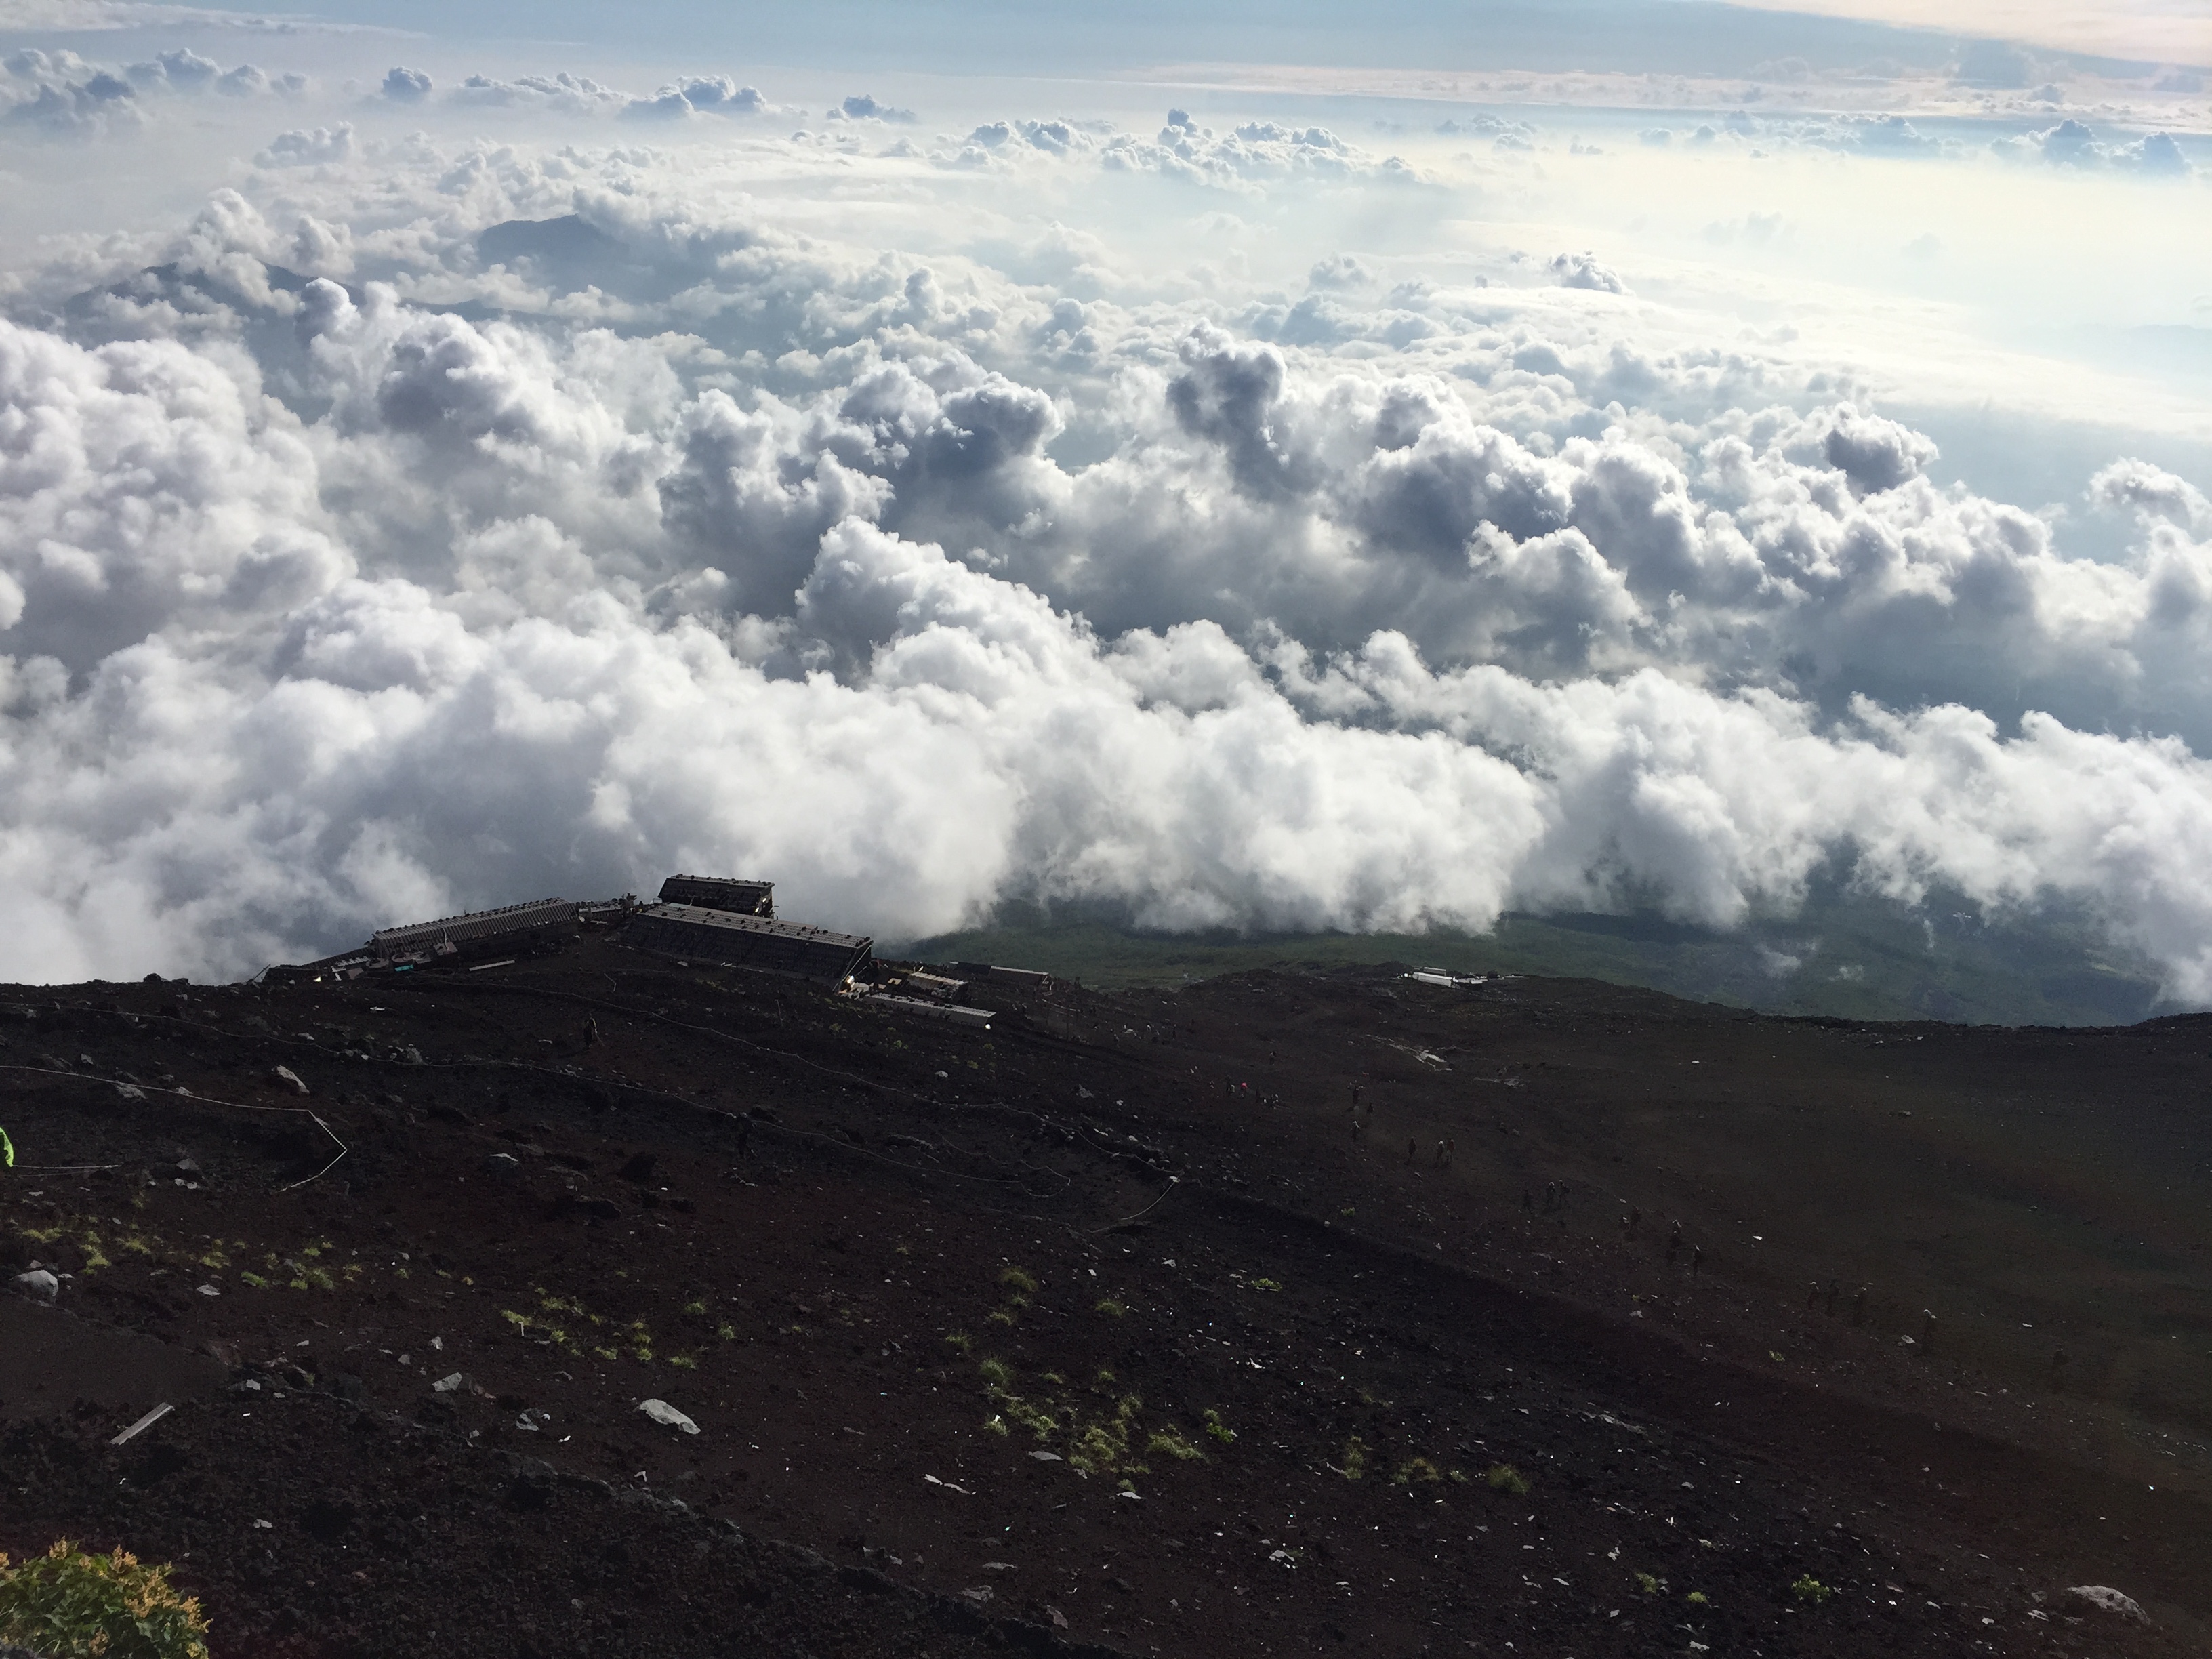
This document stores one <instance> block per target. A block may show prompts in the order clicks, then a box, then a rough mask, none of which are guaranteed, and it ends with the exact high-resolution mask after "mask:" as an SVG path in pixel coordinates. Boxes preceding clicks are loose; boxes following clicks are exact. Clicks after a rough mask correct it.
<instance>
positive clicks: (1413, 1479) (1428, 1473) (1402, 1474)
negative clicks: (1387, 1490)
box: [1390, 1457, 1443, 1486]
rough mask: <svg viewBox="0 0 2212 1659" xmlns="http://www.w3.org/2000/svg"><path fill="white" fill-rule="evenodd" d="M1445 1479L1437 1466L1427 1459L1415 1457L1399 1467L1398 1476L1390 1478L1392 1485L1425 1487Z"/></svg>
mask: <svg viewBox="0 0 2212 1659" xmlns="http://www.w3.org/2000/svg"><path fill="white" fill-rule="evenodd" d="M1437 1480H1443V1475H1442V1474H1438V1473H1437V1466H1436V1465H1435V1464H1433V1463H1431V1462H1429V1460H1428V1459H1427V1458H1425V1457H1413V1458H1408V1459H1407V1461H1406V1462H1403V1463H1401V1464H1400V1465H1399V1466H1398V1472H1397V1474H1394V1475H1392V1476H1391V1477H1390V1484H1391V1485H1393V1486H1425V1485H1427V1484H1428V1483H1429V1482H1431V1481H1437Z"/></svg>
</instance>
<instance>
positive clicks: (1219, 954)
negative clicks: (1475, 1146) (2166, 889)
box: [902, 893, 2159, 1025]
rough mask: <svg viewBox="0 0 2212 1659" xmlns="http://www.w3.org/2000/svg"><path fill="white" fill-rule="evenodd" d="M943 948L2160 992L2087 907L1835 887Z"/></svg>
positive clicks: (1050, 915) (1933, 1014) (1714, 982)
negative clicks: (1388, 927)
mask: <svg viewBox="0 0 2212 1659" xmlns="http://www.w3.org/2000/svg"><path fill="white" fill-rule="evenodd" d="M902 949H903V951H905V952H906V953H908V954H911V955H912V956H913V957H916V958H919V959H921V960H927V961H933V962H953V961H968V962H995V963H1002V964H1004V965H1006V966H1007V967H1013V968H1034V969H1043V970H1045V971H1047V972H1049V973H1054V974H1058V975H1063V976H1065V977H1068V978H1073V979H1079V980H1081V981H1083V982H1084V983H1085V984H1086V985H1091V986H1097V987H1102V988H1112V987H1119V986H1125V985H1173V984H1179V983H1181V982H1182V981H1185V980H1194V979H1205V978H1209V977H1211V976H1212V975H1217V974H1226V973H1236V972H1239V971H1242V970H1243V969H1251V968H1262V967H1274V966H1282V965H1287V964H1291V963H1304V964H1312V965H1321V966H1330V965H1340V964H1352V963H1404V964H1407V965H1408V966H1416V967H1419V966H1430V967H1437V968H1443V969H1450V970H1452V971H1454V972H1459V973H1514V974H1543V975H1557V976H1562V977H1571V978H1583V979H1596V980H1604V981H1609V982H1611V983H1613V984H1618V985H1637V986H1644V987H1649V988H1650V989H1652V990H1656V991H1664V992H1667V993H1668V994H1671V995H1674V996H1680V997H1688V998H1692V999H1694V1000H1699V1001H1705V1002H1723V1003H1729V1004H1731V1005H1734V1006H1740V1007H1747V1008H1757V1009H1760V1010H1762V1011H1764V1012H1770V1013H1786V1014H1831V1015H1837V1016H1840V1017H1843V1018H1851V1019H1943V1020H1954V1021H1965V1022H1968V1023H1973V1024H1998V1025H2106V1024H2127V1023H2130V1022H2132V1021H2135V1020H2138V1019H2142V1018H2145V1017H2146V1016H2147V1015H2148V1014H2149V1013H2151V1012H2153V1010H2154V1006H2155V1005H2156V1004H2157V1001H2158V994H2159V987H2158V984H2157V981H2156V980H2155V978H2154V976H2153V975H2152V973H2151V971H2150V969H2149V968H2148V964H2146V963H2142V962H2139V961H2135V960H2132V959H2129V958H2126V957H2121V956H2118V955H2116V954H2115V953H2114V952H2112V950H2111V949H2110V946H2109V945H2108V944H2107V943H2106V941H2104V940H2103V939H2101V937H2100V934H2099V933H2098V932H2097V930H2096V929H2095V927H2093V925H2091V924H2090V923H2089V922H2088V921H2087V920H2085V919H2083V918H2080V917H2069V916H2052V915H2046V916H2043V917H2039V918H2036V919H2033V920H2021V921H1985V920H1984V919H1983V918H1982V917H1980V916H1979V915H1975V914H1974V913H1973V912H1972V908H1971V907H1969V906H1968V905H1967V904H1966V903H1965V902H1962V901H1961V902H1947V901H1945V900H1943V899H1941V898H1937V899H1931V900H1930V902H1928V903H1927V904H1924V905H1922V906H1918V907H1906V906H1903V905H1898V904H1893V903H1888V902H1883V901H1880V900H1869V899H1863V898H1856V897H1851V896H1839V895H1836V894H1832V893H1831V894H1827V895H1823V896H1818V897H1816V898H1814V900H1812V901H1810V902H1808V904H1807V906H1806V907H1805V908H1804V909H1803V910H1802V911H1801V912H1800V913H1799V914H1798V915H1796V916H1794V917H1790V918H1789V919H1787V920H1775V919H1769V920H1761V921H1753V922H1750V923H1747V925H1746V926H1745V927H1741V928H1740V929H1738V930H1736V931H1735V932H1733V933H1720V932H1717V931H1715V930H1712V929H1710V928H1704V927H1689V926H1686V925H1684V924H1681V923H1679V922H1672V921H1666V920H1665V919H1663V918H1662V917H1658V916H1656V915H1649V914H1644V915H1626V916H1609V915H1548V916H1531V915H1509V916H1505V917H1503V918H1501V919H1500V921H1498V927H1496V929H1495V930H1494V931H1492V933H1487V934H1468V933H1442V932H1439V933H1284V934H1240V933H1228V932H1221V933H1153V932H1147V931H1144V930H1141V929H1139V928H1136V927H1132V926H1130V925H1129V924H1128V923H1127V921H1126V920H1123V919H1121V918H1119V917H1116V916H1115V915H1110V914H1105V913H1102V912H1099V911H1096V910H1089V911H1086V910H1083V909H1080V908H1075V907H1066V906H1062V907H1057V908H1055V909H1054V910H1053V911H1051V912H1047V911H1044V910H1042V909H1040V908H1034V907H1011V906H1010V907H1006V908H1004V909H1002V910H1001V912H1000V915H999V916H998V917H997V918H995V920H994V925H992V926H990V927H982V928H977V929H974V930H971V931H969V932H965V933H948V934H945V935H943V936H941V937H939V938H936V939H922V940H919V941H916V942H915V943H914V944H912V945H907V946H904V947H902Z"/></svg>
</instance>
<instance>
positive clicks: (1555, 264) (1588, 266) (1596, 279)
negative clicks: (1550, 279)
mask: <svg viewBox="0 0 2212 1659" xmlns="http://www.w3.org/2000/svg"><path fill="white" fill-rule="evenodd" d="M1551 270H1552V275H1553V276H1554V277H1556V278H1557V279H1558V281H1559V286H1560V287H1561V288H1583V289H1590V290H1591V291H1592V292H1593V293H1597V294H1626V293H1627V292H1628V285H1627V284H1626V283H1624V282H1622V281H1621V280H1620V276H1618V275H1616V274H1615V273H1614V272H1613V270H1612V269H1611V268H1610V267H1608V266H1607V265H1605V264H1601V263H1600V262H1599V260H1598V257H1597V256H1596V255H1595V254H1594V253H1555V254H1553V256H1552V263H1551Z"/></svg>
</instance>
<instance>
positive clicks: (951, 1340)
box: [945, 1331, 975, 1353]
mask: <svg viewBox="0 0 2212 1659" xmlns="http://www.w3.org/2000/svg"><path fill="white" fill-rule="evenodd" d="M945 1346H946V1347H948V1348H957V1349H959V1350H960V1352H963V1353H966V1352H968V1351H969V1349H971V1348H973V1347H974V1346H975V1338H974V1337H972V1336H970V1335H969V1334H968V1333H967V1332H965V1331H947V1332H946V1333H945Z"/></svg>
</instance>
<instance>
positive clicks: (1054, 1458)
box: [1030, 1451, 1060, 1463]
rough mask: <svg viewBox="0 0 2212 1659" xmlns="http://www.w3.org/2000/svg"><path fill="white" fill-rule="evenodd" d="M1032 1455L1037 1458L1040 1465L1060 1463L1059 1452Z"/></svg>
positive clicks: (1034, 1452)
mask: <svg viewBox="0 0 2212 1659" xmlns="http://www.w3.org/2000/svg"><path fill="white" fill-rule="evenodd" d="M1030 1456H1031V1457H1034V1458H1036V1461H1037V1462H1040V1463H1057V1462H1060V1454H1059V1453H1058V1452H1048V1451H1033V1452H1031V1453H1030Z"/></svg>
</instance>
